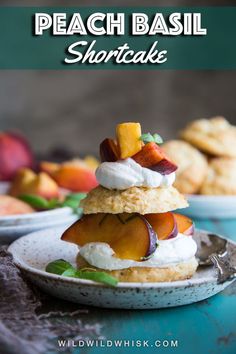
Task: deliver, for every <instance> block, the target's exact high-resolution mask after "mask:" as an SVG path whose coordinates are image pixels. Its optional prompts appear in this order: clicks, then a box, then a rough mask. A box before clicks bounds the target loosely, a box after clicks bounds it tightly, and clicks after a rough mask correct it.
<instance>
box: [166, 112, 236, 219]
mask: <svg viewBox="0 0 236 354" xmlns="http://www.w3.org/2000/svg"><path fill="white" fill-rule="evenodd" d="M162 147H163V149H164V151H165V152H166V153H167V155H168V156H169V157H170V158H171V159H172V160H173V161H174V162H175V163H176V164H177V165H178V170H177V171H176V180H175V182H174V186H175V187H176V188H177V189H178V190H179V191H180V192H181V193H183V194H185V195H186V196H187V199H188V202H189V207H188V208H186V209H185V210H184V212H183V213H184V214H185V215H189V216H191V217H196V218H234V217H236V127H235V126H233V125H231V124H230V123H229V122H228V121H227V120H226V119H225V118H223V117H213V118H211V119H198V120H196V121H193V122H191V123H189V124H188V125H187V126H186V127H185V128H184V129H183V130H182V131H181V132H180V134H179V139H176V140H170V141H167V142H165V143H164V144H163V146H162Z"/></svg>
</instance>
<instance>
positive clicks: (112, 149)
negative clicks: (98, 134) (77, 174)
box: [100, 138, 119, 162]
mask: <svg viewBox="0 0 236 354" xmlns="http://www.w3.org/2000/svg"><path fill="white" fill-rule="evenodd" d="M100 158H101V161H102V162H115V161H117V160H119V150H118V146H117V143H116V142H115V140H113V139H109V138H107V139H105V140H103V141H102V142H101V144H100Z"/></svg>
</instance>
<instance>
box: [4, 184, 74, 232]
mask: <svg viewBox="0 0 236 354" xmlns="http://www.w3.org/2000/svg"><path fill="white" fill-rule="evenodd" d="M8 189H9V183H8V182H0V194H6V193H7V190H8ZM72 214H73V211H72V209H71V208H69V207H64V208H57V209H53V210H46V211H38V212H35V213H31V214H22V215H6V216H0V231H1V227H2V226H4V227H5V226H17V225H29V224H35V223H37V224H38V223H41V222H45V223H50V222H52V221H53V220H59V219H60V220H62V218H64V217H69V216H71V215H72ZM32 231H33V230H32Z"/></svg>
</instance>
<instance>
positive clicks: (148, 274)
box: [76, 254, 198, 283]
mask: <svg viewBox="0 0 236 354" xmlns="http://www.w3.org/2000/svg"><path fill="white" fill-rule="evenodd" d="M76 262H77V266H78V267H79V268H83V267H89V268H93V269H96V270H100V271H101V270H102V271H104V272H106V273H108V274H110V275H112V276H113V277H115V278H116V279H118V280H119V281H120V282H141V283H150V282H170V281H176V280H185V279H189V278H191V277H192V276H193V275H194V273H195V272H196V269H197V266H198V262H197V260H196V258H195V257H193V258H191V259H190V260H188V261H187V262H182V263H178V264H175V265H171V266H169V267H165V268H158V267H150V268H149V267H143V268H142V267H131V268H125V269H119V270H111V271H107V270H103V269H100V268H96V267H92V266H91V265H90V264H89V263H87V262H86V261H85V259H84V258H82V257H81V256H80V254H78V256H77V259H76Z"/></svg>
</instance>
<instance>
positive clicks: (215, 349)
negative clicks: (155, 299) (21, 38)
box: [72, 220, 236, 354]
mask: <svg viewBox="0 0 236 354" xmlns="http://www.w3.org/2000/svg"><path fill="white" fill-rule="evenodd" d="M195 223H196V226H197V227H198V228H201V229H205V230H210V231H214V232H217V233H219V234H222V235H225V236H227V237H229V238H231V239H234V240H235V241H236V220H225V221H219V220H195ZM83 321H84V322H83V323H84V324H85V325H86V324H88V325H90V324H91V323H95V322H99V323H100V325H101V336H104V337H105V338H106V339H108V340H125V339H129V340H145V341H148V345H149V347H142V348H134V347H125V348H124V347H122V348H119V347H118V348H117V347H114V346H113V347H110V348H106V347H104V348H103V347H93V348H87V347H86V348H85V347H84V348H78V347H77V348H74V349H73V350H72V352H73V353H84V354H85V353H86V354H87V353H91V354H94V353H96V354H97V353H109V354H113V353H122V354H123V353H166V354H168V353H175V354H235V353H236V282H235V283H234V284H232V285H231V286H229V287H228V288H227V289H225V291H223V292H221V293H220V294H218V295H215V296H213V297H211V298H209V299H207V300H204V301H201V302H198V303H195V304H192V305H187V306H181V307H175V308H169V309H161V310H139V311H138V310H136V311H135V310H132V311H131V310H130V311H129V310H110V309H98V308H91V307H90V308H89V316H86V317H84V319H83ZM156 340H160V342H161V343H163V344H162V345H161V347H155V341H156ZM164 340H167V341H168V342H163V341H164ZM171 340H172V341H173V342H172V343H173V344H174V346H173V347H171ZM176 340H177V341H178V345H177V346H176V342H175V341H176ZM158 343H159V342H158ZM167 343H169V346H167V347H164V346H163V345H167Z"/></svg>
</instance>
